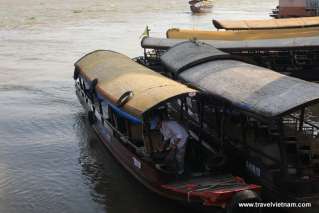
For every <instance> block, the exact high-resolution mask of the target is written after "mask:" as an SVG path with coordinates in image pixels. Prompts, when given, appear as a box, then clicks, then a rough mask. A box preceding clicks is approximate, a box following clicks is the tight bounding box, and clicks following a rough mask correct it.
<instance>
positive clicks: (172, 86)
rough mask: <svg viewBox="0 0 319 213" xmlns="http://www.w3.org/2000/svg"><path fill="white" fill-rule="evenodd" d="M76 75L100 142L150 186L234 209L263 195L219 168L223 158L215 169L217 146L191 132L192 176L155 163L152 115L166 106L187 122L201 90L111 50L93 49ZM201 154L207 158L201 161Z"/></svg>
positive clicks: (80, 95) (189, 158) (177, 197)
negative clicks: (189, 105)
mask: <svg viewBox="0 0 319 213" xmlns="http://www.w3.org/2000/svg"><path fill="white" fill-rule="evenodd" d="M74 79H75V88H76V93H77V96H78V98H79V99H80V102H81V103H82V104H83V106H84V108H85V109H86V111H87V112H88V119H89V122H90V124H91V125H92V127H93V129H94V130H95V132H96V133H97V135H98V136H99V138H100V139H101V141H102V142H103V143H104V144H105V146H106V147H107V148H108V150H109V151H110V152H111V153H112V154H113V155H114V157H115V158H116V159H117V160H118V161H119V162H120V163H121V164H122V165H123V167H124V168H125V169H126V170H127V171H129V172H130V173H131V174H132V175H133V176H134V177H135V178H136V179H137V180H139V181H140V182H141V183H142V184H144V185H145V186H146V187H147V188H149V189H150V190H152V191H154V192H156V193H158V194H160V195H162V196H164V197H167V198H170V199H174V200H178V201H182V202H185V203H188V204H191V205H196V206H200V207H203V208H205V209H225V208H226V209H227V210H228V211H229V212H236V211H237V210H238V206H237V205H238V203H239V202H256V201H259V200H260V199H259V197H258V194H257V192H258V191H260V187H259V186H258V185H254V184H246V183H245V182H244V181H243V179H241V178H239V177H235V176H232V175H229V174H228V173H225V172H224V171H223V170H224V169H225V168H224V167H222V164H219V165H220V166H221V168H218V164H217V163H218V162H219V161H216V160H215V164H214V169H211V168H212V167H211V166H209V161H211V160H212V159H214V156H216V155H217V154H216V153H217V151H215V150H214V148H213V147H211V146H210V145H208V144H206V143H204V142H203V141H200V140H199V138H195V137H192V138H191V139H190V140H189V142H188V144H189V145H188V147H187V149H188V150H190V151H188V152H187V154H186V165H189V166H190V165H192V164H195V166H194V167H191V166H190V167H189V168H190V172H189V175H188V176H186V177H185V178H184V179H182V180H180V179H176V174H175V173H174V171H168V170H165V169H163V168H161V167H157V166H156V165H157V163H158V162H157V161H156V159H155V158H154V155H155V153H156V147H157V146H158V143H160V142H161V140H160V137H159V135H158V133H157V132H154V131H151V129H150V121H151V118H152V117H153V116H154V113H156V112H157V111H158V110H159V109H161V110H163V109H164V110H165V111H166V112H167V113H168V114H169V115H170V116H172V117H174V119H175V120H177V121H181V120H182V121H183V124H186V123H187V122H188V121H187V117H185V116H184V115H186V114H187V113H186V111H187V109H186V108H185V107H184V106H185V101H188V102H189V101H190V102H192V100H193V99H196V98H197V97H198V96H199V95H200V94H199V93H198V91H196V90H194V89H191V88H189V87H187V86H184V85H183V84H181V83H178V82H175V81H173V80H170V79H168V78H166V77H164V76H163V75H160V74H158V73H156V72H153V71H152V70H150V69H148V68H146V67H145V66H142V65H140V64H138V63H136V62H134V61H133V60H131V59H130V58H128V57H127V56H124V55H122V54H119V53H116V52H112V51H106V50H98V51H94V52H92V53H89V54H87V55H85V56H84V57H83V58H81V59H80V60H78V61H77V62H76V63H75V71H74ZM178 105H179V106H180V109H179V110H176V108H175V107H173V106H178ZM185 127H186V128H187V126H185ZM189 134H190V135H192V134H194V135H196V134H198V132H197V131H193V132H189ZM193 147H197V149H195V148H193ZM196 150H197V151H196ZM196 152H197V154H196ZM194 153H195V155H194ZM219 153H220V152H219ZM199 156H200V158H201V159H202V160H196V159H198V157H199ZM204 156H205V158H203V157H204ZM218 156H219V157H221V156H222V155H221V154H219V155H218ZM194 172H196V176H195V175H194V174H195V173H194ZM236 209H237V210H236ZM240 210H241V211H242V210H243V209H242V208H241V209H240ZM248 210H250V211H251V210H252V209H248ZM255 210H256V211H259V210H258V209H256V208H254V209H253V211H255Z"/></svg>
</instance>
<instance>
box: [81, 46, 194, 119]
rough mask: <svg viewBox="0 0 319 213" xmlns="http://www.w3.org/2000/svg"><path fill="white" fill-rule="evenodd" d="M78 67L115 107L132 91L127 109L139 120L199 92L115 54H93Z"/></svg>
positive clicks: (124, 107) (125, 108)
mask: <svg viewBox="0 0 319 213" xmlns="http://www.w3.org/2000/svg"><path fill="white" fill-rule="evenodd" d="M75 66H76V67H77V68H78V69H79V71H80V74H81V75H82V76H84V77H85V78H86V79H87V80H89V81H93V80H94V79H98V84H97V86H96V91H97V92H98V93H100V94H101V95H102V96H103V97H105V98H106V99H107V100H108V101H110V102H111V103H116V102H117V100H118V99H119V98H120V97H121V95H123V94H124V93H125V92H127V91H132V92H133V94H134V96H133V97H132V98H131V99H130V100H129V101H128V102H127V104H125V105H124V106H123V109H124V110H125V111H127V112H128V113H130V114H132V115H134V116H137V117H142V115H143V114H144V113H145V112H146V111H148V110H149V109H151V108H152V107H154V106H156V105H158V104H160V103H161V102H163V101H166V100H167V99H170V98H173V97H175V96H179V95H184V94H185V95H186V94H188V93H191V92H192V93H193V92H195V90H193V89H190V88H188V87H187V86H185V85H183V84H180V83H178V82H176V81H173V80H171V79H168V78H166V77H164V76H162V75H160V74H158V73H156V72H154V71H152V70H150V69H148V68H146V67H144V66H142V65H140V64H138V63H136V62H134V61H133V60H131V59H130V58H129V57H127V56H125V55H122V54H120V53H116V52H113V51H107V50H97V51H94V52H91V53H89V54H87V55H85V56H84V57H83V58H81V59H80V60H78V61H77V62H76V63H75Z"/></svg>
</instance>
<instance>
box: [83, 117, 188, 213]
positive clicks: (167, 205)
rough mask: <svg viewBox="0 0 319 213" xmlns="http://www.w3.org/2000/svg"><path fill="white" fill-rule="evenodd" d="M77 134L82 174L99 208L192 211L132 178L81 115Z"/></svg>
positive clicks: (157, 212)
mask: <svg viewBox="0 0 319 213" xmlns="http://www.w3.org/2000/svg"><path fill="white" fill-rule="evenodd" d="M77 134H78V137H79V139H80V142H79V146H80V157H79V163H80V164H81V167H82V174H83V175H84V176H85V177H86V180H85V181H86V182H87V184H88V185H89V186H90V188H91V189H92V190H91V195H92V199H93V200H94V201H95V202H97V203H99V204H101V205H103V206H104V208H105V209H106V212H108V213H118V212H131V213H141V212H149V211H150V210H151V211H152V213H162V212H180V211H182V212H186V213H187V212H194V210H189V209H187V208H186V207H185V206H184V205H182V204H179V203H177V202H174V201H171V200H168V199H165V198H162V197H160V196H158V195H157V194H155V193H153V192H151V191H149V190H148V189H147V188H145V187H144V186H143V185H142V184H141V183H139V182H138V181H137V180H136V179H134V177H133V176H132V175H130V174H129V173H128V172H127V171H126V170H125V169H124V168H123V167H122V166H121V165H120V164H119V163H118V162H117V161H116V159H115V158H114V157H113V156H112V155H111V153H110V152H109V151H108V150H107V148H106V147H105V146H104V145H103V143H102V142H101V141H100V140H99V139H98V137H97V136H96V135H95V133H94V130H93V129H92V128H91V127H90V126H89V124H88V122H87V118H86V116H85V115H83V114H81V115H79V126H78V127H77Z"/></svg>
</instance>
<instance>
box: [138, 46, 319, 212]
mask: <svg viewBox="0 0 319 213" xmlns="http://www.w3.org/2000/svg"><path fill="white" fill-rule="evenodd" d="M136 60H137V61H139V63H142V64H144V65H145V66H150V67H153V66H152V63H148V60H147V58H146V59H145V60H140V58H137V59H136ZM154 70H157V71H158V72H160V73H162V74H163V75H165V76H168V77H170V78H172V79H175V80H176V81H179V82H182V83H184V84H186V85H189V86H191V87H193V88H196V89H198V90H199V91H202V92H204V93H205V94H206V96H205V98H204V99H199V100H197V102H196V103H192V104H189V105H188V109H189V110H188V115H189V117H196V115H198V116H200V119H199V122H197V125H195V124H194V125H193V127H192V128H194V129H196V127H197V126H200V127H201V128H202V129H203V131H204V132H206V133H209V134H208V135H205V136H206V137H203V136H201V137H202V140H205V141H215V143H216V144H220V146H221V147H222V148H221V149H222V150H223V151H224V152H225V153H226V154H227V156H228V157H229V158H230V161H229V162H230V165H231V168H232V169H233V173H234V174H237V175H239V176H242V177H245V178H246V179H248V180H252V181H253V182H256V183H258V184H260V185H262V186H263V198H265V199H270V200H272V201H276V202H287V203H292V202H294V203H295V206H293V205H291V206H287V207H295V208H287V210H288V211H289V212H303V213H304V212H312V213H314V212H318V210H319V139H318V138H319V126H318V124H317V122H316V121H317V119H318V117H319V116H318V115H317V114H316V113H315V112H316V109H318V104H319V84H316V83H311V82H307V81H304V80H301V79H297V78H293V77H290V76H286V75H282V74H280V73H278V72H274V71H272V70H269V69H266V68H262V67H258V66H255V65H251V64H247V63H245V62H243V61H242V60H241V59H240V58H238V57H236V56H233V55H230V54H228V53H225V52H223V51H220V50H218V49H216V48H215V47H213V46H211V45H209V44H205V43H202V42H199V41H185V42H181V43H178V44H176V45H174V46H172V47H171V48H170V49H169V50H168V51H165V52H164V53H163V54H162V55H161V56H160V63H159V64H157V65H156V66H155V67H154ZM194 106H199V107H194ZM194 123H196V121H194ZM203 135H204V134H203ZM209 138H214V140H213V139H211V140H210V139H209ZM302 203H303V204H307V206H303V207H304V208H300V207H301V205H302ZM298 207H299V208H298ZM306 207H308V208H306Z"/></svg>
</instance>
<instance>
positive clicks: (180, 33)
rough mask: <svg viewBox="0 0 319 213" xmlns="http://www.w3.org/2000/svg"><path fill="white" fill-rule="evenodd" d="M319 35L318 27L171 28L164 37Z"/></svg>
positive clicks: (219, 37) (283, 36)
mask: <svg viewBox="0 0 319 213" xmlns="http://www.w3.org/2000/svg"><path fill="white" fill-rule="evenodd" d="M318 35H319V27H311V28H296V29H277V30H245V31H237V32H236V31H208V30H190V29H177V28H172V29H169V30H167V32H166V37H167V38H172V39H194V38H196V39H198V40H231V41H239V40H259V39H280V38H297V37H311V36H318Z"/></svg>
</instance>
